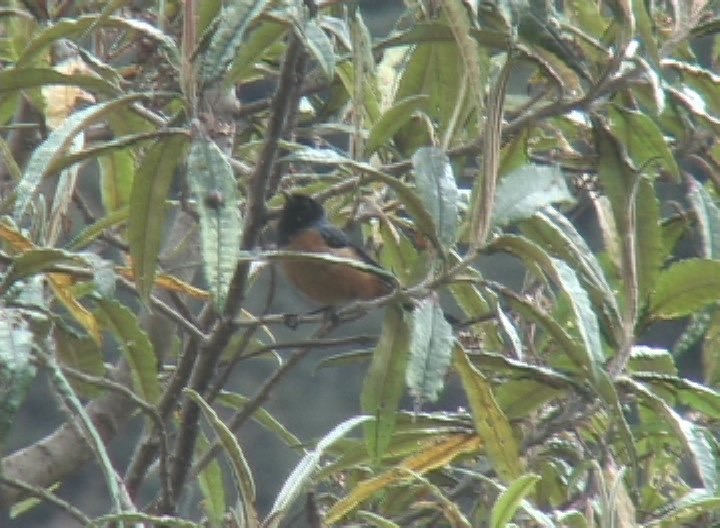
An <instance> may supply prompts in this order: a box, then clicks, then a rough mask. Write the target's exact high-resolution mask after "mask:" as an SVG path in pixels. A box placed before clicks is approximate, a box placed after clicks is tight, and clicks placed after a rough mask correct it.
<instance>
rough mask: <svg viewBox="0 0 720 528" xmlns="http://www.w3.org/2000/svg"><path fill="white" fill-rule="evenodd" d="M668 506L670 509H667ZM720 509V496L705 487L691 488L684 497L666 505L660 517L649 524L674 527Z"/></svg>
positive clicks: (665, 527) (666, 527)
mask: <svg viewBox="0 0 720 528" xmlns="http://www.w3.org/2000/svg"><path fill="white" fill-rule="evenodd" d="M667 508H669V509H670V511H669V512H668V511H667ZM717 510H720V497H717V495H716V494H715V493H714V492H712V491H711V490H707V489H705V488H696V489H691V490H689V491H688V492H687V493H686V494H685V495H684V496H683V497H681V498H680V499H678V500H676V501H672V502H671V503H670V504H668V505H667V506H665V505H664V507H663V509H662V511H660V512H658V513H660V514H661V516H660V518H659V519H658V520H657V521H656V522H652V523H650V524H648V526H650V527H662V528H674V527H675V526H682V525H683V524H686V525H688V523H694V522H697V521H698V519H699V518H700V516H701V515H704V514H709V513H710V512H715V511H717ZM690 526H692V525H691V524H690Z"/></svg>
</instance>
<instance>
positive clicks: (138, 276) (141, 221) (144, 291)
mask: <svg viewBox="0 0 720 528" xmlns="http://www.w3.org/2000/svg"><path fill="white" fill-rule="evenodd" d="M184 148H185V139H184V138H183V137H182V136H172V137H169V138H165V139H160V140H158V141H157V142H156V143H154V144H153V145H152V146H151V147H150V148H149V149H148V150H147V152H146V153H145V156H144V157H143V159H142V161H141V162H140V163H139V167H138V168H139V170H138V172H137V174H136V175H135V178H134V180H133V185H132V190H131V192H130V209H129V216H128V242H129V244H130V256H131V257H132V264H133V271H134V274H135V283H136V284H137V288H138V292H139V294H140V296H141V298H143V299H147V298H148V297H149V295H150V292H151V290H152V287H153V281H154V279H155V273H156V268H157V258H158V254H159V253H160V244H161V242H162V235H163V227H164V226H165V206H164V205H165V199H166V198H167V193H168V191H169V189H170V184H171V182H172V179H173V175H174V172H175V167H177V164H178V163H179V162H180V161H181V160H182V153H183V150H184Z"/></svg>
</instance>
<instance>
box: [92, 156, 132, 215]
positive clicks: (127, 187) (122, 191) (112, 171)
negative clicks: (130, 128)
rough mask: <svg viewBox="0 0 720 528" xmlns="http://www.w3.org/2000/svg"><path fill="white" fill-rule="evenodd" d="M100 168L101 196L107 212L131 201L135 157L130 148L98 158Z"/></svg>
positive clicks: (124, 205)
mask: <svg viewBox="0 0 720 528" xmlns="http://www.w3.org/2000/svg"><path fill="white" fill-rule="evenodd" d="M98 163H99V169H100V197H101V198H102V203H103V207H104V208H105V211H106V212H107V213H111V212H113V211H116V210H118V209H120V208H122V207H126V206H127V205H128V204H129V203H130V192H131V190H132V184H133V178H134V176H135V159H134V158H133V155H132V153H131V152H129V151H128V150H116V151H114V152H110V153H109V154H108V155H106V156H101V157H100V158H98Z"/></svg>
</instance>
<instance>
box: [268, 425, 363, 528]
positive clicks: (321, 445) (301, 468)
mask: <svg viewBox="0 0 720 528" xmlns="http://www.w3.org/2000/svg"><path fill="white" fill-rule="evenodd" d="M368 420H372V417H371V416H355V417H353V418H350V419H348V420H345V421H344V422H342V423H340V424H338V425H337V426H335V427H334V428H333V429H332V431H330V432H329V433H328V434H326V435H325V436H323V437H322V438H321V439H320V441H319V442H318V443H317V445H316V446H315V449H313V450H312V451H310V452H309V453H307V454H306V455H305V456H304V457H303V458H302V460H300V462H298V464H297V466H295V469H293V470H292V472H291V473H290V475H289V476H288V478H287V479H286V480H285V483H284V484H283V487H282V489H281V490H280V491H279V492H278V494H277V497H276V498H275V502H274V503H273V507H272V509H271V510H270V513H269V514H268V516H267V520H269V519H272V520H273V521H274V522H277V524H279V522H280V520H281V519H282V517H283V516H284V515H285V514H286V512H287V511H288V508H290V506H292V503H293V502H294V501H295V499H296V498H297V497H298V495H300V493H301V492H302V491H303V489H304V488H305V486H306V485H307V483H308V481H309V480H310V479H311V478H312V476H313V474H314V473H315V471H316V470H317V469H318V467H319V465H320V461H321V458H322V456H323V454H324V453H325V451H327V450H328V449H329V448H330V447H331V446H332V445H333V444H334V443H335V442H337V441H338V440H339V439H341V438H342V437H343V436H345V435H347V434H348V433H349V432H350V430H351V429H352V428H353V427H355V426H357V425H360V424H362V423H366V422H367V421H368ZM267 520H266V521H265V522H264V523H263V526H267ZM277 524H275V526H277Z"/></svg>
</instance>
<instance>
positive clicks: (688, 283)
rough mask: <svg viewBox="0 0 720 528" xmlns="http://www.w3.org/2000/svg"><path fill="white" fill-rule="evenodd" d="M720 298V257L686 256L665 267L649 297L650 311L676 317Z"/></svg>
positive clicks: (685, 314) (655, 315) (660, 315)
mask: <svg viewBox="0 0 720 528" xmlns="http://www.w3.org/2000/svg"><path fill="white" fill-rule="evenodd" d="M718 299H720V261H718V260H703V259H686V260H682V261H679V262H676V263H675V264H673V265H671V266H670V267H669V268H667V269H665V270H663V271H662V272H661V273H660V276H659V277H658V279H657V283H656V286H655V291H654V293H653V295H652V296H651V297H650V304H649V306H648V315H649V316H650V317H651V318H657V319H674V318H677V317H684V316H687V315H691V314H693V313H695V312H697V311H698V310H701V309H702V308H704V307H705V306H707V305H708V304H710V303H712V302H715V301H717V300H718Z"/></svg>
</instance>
